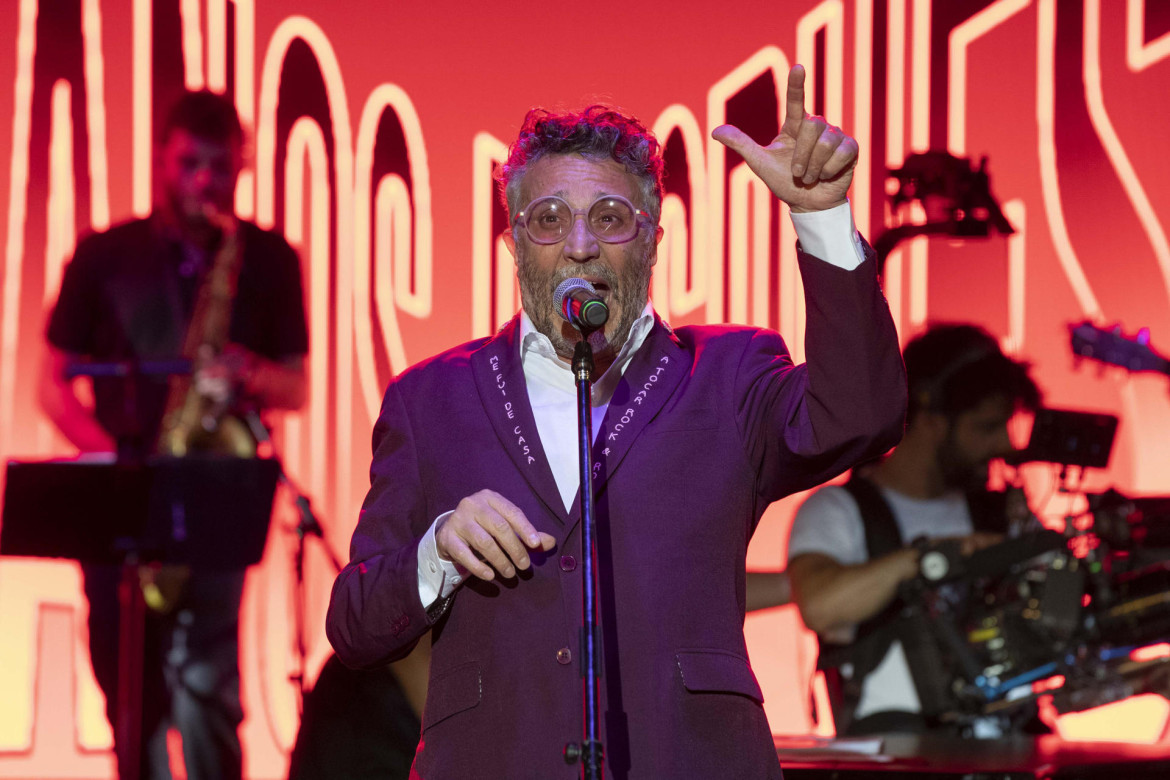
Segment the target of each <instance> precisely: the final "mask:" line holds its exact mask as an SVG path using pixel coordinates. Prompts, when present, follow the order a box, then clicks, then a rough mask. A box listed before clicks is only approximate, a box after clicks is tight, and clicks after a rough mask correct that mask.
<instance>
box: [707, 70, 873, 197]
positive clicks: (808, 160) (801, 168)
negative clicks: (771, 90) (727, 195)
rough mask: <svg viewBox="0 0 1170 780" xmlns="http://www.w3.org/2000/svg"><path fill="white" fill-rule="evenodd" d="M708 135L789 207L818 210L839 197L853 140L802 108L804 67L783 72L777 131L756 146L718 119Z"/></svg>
mask: <svg viewBox="0 0 1170 780" xmlns="http://www.w3.org/2000/svg"><path fill="white" fill-rule="evenodd" d="M711 136H712V137H713V138H714V139H715V140H716V141H719V142H720V143H722V144H723V145H724V146H726V147H727V148H729V149H732V150H734V151H736V152H739V154H740V155H741V156H742V157H743V159H744V162H746V163H747V164H748V167H749V168H751V169H752V171H753V172H754V173H755V174H756V175H757V176H759V177H760V179H761V180H763V182H764V183H765V184H767V185H768V189H770V190H771V191H772V194H773V195H775V196H776V197H777V198H779V199H780V200H782V201H784V202H785V203H787V204H788V206H789V208H791V209H792V210H793V211H794V212H802V211H822V210H824V209H830V208H833V207H834V206H839V205H841V204H842V203H844V202H845V195H846V193H847V192H848V191H849V184H850V182H852V181H853V168H854V166H856V165H857V152H858V149H857V141H855V140H854V139H853V138H852V137H851V136H849V135H846V133H845V132H844V131H842V130H841V128H839V127H834V126H833V125H830V124H829V123H828V122H826V121H825V119H824V117H819V116H813V115H811V114H808V113H806V112H805V110H804V67H803V66H801V65H795V66H793V68H792V70H791V71H789V73H788V94H787V100H786V103H785V115H784V124H783V125H782V126H781V127H780V135H778V136H776V138H775V139H773V141H772V143H770V144H768V145H767V146H760V145H759V144H757V143H756V142H755V141H753V140H752V139H751V138H749V137H748V136H747V134H746V133H744V132H743V131H742V130H740V129H739V128H738V127H735V126H734V125H721V126H720V127H717V128H715V130H714V131H712V133H711Z"/></svg>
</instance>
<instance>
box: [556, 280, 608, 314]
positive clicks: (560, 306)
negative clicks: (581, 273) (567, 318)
mask: <svg viewBox="0 0 1170 780" xmlns="http://www.w3.org/2000/svg"><path fill="white" fill-rule="evenodd" d="M574 290H583V291H585V292H587V293H591V294H592V295H596V294H597V288H595V287H594V286H593V285H591V284H590V283H589V282H587V281H585V280H584V279H580V278H578V277H576V276H571V277H569V278H568V279H565V280H564V281H562V282H561V283H560V284H558V285H557V287H556V289H555V290H553V304H554V305H555V306H556V307H557V311H559V312H561V316H562V317H563V316H564V311H565V298H568V297H569V295H570V294H572V292H573V291H574Z"/></svg>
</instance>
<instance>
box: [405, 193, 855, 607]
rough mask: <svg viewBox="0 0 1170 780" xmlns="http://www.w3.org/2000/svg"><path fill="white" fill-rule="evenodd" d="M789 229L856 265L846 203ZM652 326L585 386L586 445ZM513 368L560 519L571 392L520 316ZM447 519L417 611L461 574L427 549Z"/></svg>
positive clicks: (845, 264) (563, 368)
mask: <svg viewBox="0 0 1170 780" xmlns="http://www.w3.org/2000/svg"><path fill="white" fill-rule="evenodd" d="M792 224H793V226H794V227H795V228H796V236H797V239H798V240H799V241H800V245H801V248H802V249H803V250H804V251H805V252H807V253H808V254H810V255H812V256H814V257H818V258H820V259H822V260H824V261H825V262H827V263H831V264H833V265H835V266H838V267H839V268H843V269H845V270H847V271H851V270H853V269H854V268H856V267H857V266H859V265H861V263H862V262H864V260H865V253H864V251H863V249H862V246H861V238H860V237H859V236H858V235H857V230H856V228H855V227H854V226H853V212H852V211H851V210H850V208H849V204H848V203H844V204H842V205H840V206H837V207H835V208H831V209H826V210H824V211H811V212H806V213H803V214H792ZM653 326H654V310H653V309H652V308H651V306H650V304H649V303H647V304H646V308H645V309H643V310H642V314H641V315H640V316H639V317H638V319H637V320H636V321H635V322H634V324H633V326H632V327H631V328H630V335H629V338H627V339H626V343H625V344H623V345H622V348H621V350H620V351H619V352H618V355H617V358H616V359H615V360H614V361H613V363H612V364H611V365H610V367H609V369H608V370H606V372H605V373H604V374H603V375H602V376H601V377H600V378H599V379H597V380H596V381H595V382H594V383H593V393H592V407H593V409H592V417H593V437H594V438H596V437H597V431H598V430H599V429H600V427H601V421H602V418H604V417H605V410H606V409H607V408H608V407H609V401H610V398H612V397H613V391H614V389H615V388H616V387H617V383H618V380H619V379H620V378H621V376H622V374H623V373H624V372H625V370H626V367H627V366H628V365H629V364H630V361H631V360H632V359H633V357H634V354H635V353H636V352H637V351H638V349H639V348H640V347H641V346H642V343H643V342H644V341H645V340H646V336H647V335H648V334H649V333H650V329H651V328H652V327H653ZM520 361H521V366H522V367H523V370H524V383H525V385H526V386H527V389H528V402H529V404H530V405H531V407H532V415H533V417H535V418H536V432H537V435H538V436H540V443H541V446H542V447H543V448H544V454H545V456H546V457H547V458H548V464H549V467H550V468H551V469H552V473H553V477H554V478H555V479H556V483H557V489H558V490H559V491H560V494H561V501H562V502H563V503H564V505H565V511H566V512H567V511H568V510H569V508H570V507H571V506H572V505H573V501H574V499H575V498H576V495H577V492H578V489H579V487H580V480H579V474H578V472H579V469H580V466H579V464H578V455H577V435H576V431H577V427H576V426H577V390H576V385H575V384H574V381H573V371H572V368H571V366H570V364H569V361H567V360H562V359H561V358H560V357H558V356H557V354H556V352H555V351H554V350H553V345H552V341H550V340H549V338H548V336H545V335H544V334H543V333H540V332H539V331H537V330H536V327H535V326H534V325H533V324H532V320H531V319H529V318H528V314H527V313H526V312H521V314H520ZM505 498H507V496H505ZM453 511H454V510H453V509H452V510H450V511H447V512H444V513H443V514H441V515H439V516H438V517H437V518H435V521H434V522H433V523H432V524H431V527H430V529H428V530H427V533H426V535H425V536H424V537H423V538H422V541H421V542H420V543H419V547H418V594H419V598H420V599H421V601H422V604H423V606H424V607H429V606H430V605H431V604H433V603H434V602H435V601H436V600H437V599H439V598H446V597H448V596H450V595H451V594H452V593H454V592H455V589H456V588H457V587H459V585H461V584H462V583H463V579H464V576H465V574H464V572H461V571H460V570H459V569H458V568H457V567H456V566H455V564H454V563H452V562H451V561H448V560H446V559H444V558H443V557H442V556H440V555H439V552H438V548H437V547H436V543H435V529H436V527H438V525H439V523H440V522H442V521H443V520H445V519H446V518H447V517H448V516H449V515H450V514H451V512H453Z"/></svg>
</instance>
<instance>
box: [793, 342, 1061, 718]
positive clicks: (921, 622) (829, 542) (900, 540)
mask: <svg viewBox="0 0 1170 780" xmlns="http://www.w3.org/2000/svg"><path fill="white" fill-rule="evenodd" d="M903 357H904V360H905V363H906V373H907V378H908V381H909V389H910V401H909V410H908V416H907V428H906V434H905V437H904V438H903V439H902V442H901V443H900V444H899V445H898V446H897V447H896V448H895V449H894V450H893V451H892V452H891V453H890V454H889V455H888V456H887V457H886V458H885V459H883V460H881V461H879V462H876V463H874V464H871V465H869V466H867V467H865V468H859V469H855V470H854V473H853V476H852V478H851V479H850V481H849V482H848V483H847V484H845V485H839V486H828V487H824V488H821V489H820V490H818V491H816V492H815V493H813V495H812V496H810V497H809V498H808V500H807V501H805V503H804V504H803V505H802V506H801V507H800V509H799V510H798V511H797V514H796V518H795V520H794V522H793V527H792V532H791V537H790V540H789V563H788V570H787V573H788V576H789V578H790V580H791V585H792V594H793V598H794V600H795V601H796V604H797V606H798V608H799V609H800V613H801V617H802V618H803V619H804V622H805V625H807V626H808V627H809V628H810V629H812V630H813V631H815V632H816V633H817V635H818V639H819V641H820V647H821V652H820V660H819V663H818V666H819V667H820V668H822V669H823V670H824V671H825V674H826V680H827V682H828V683H829V692H830V699H831V700H832V703H833V715H834V720H835V723H836V726H837V733H838V734H839V735H859V734H867V733H879V732H923V731H927V730H934V729H946V730H950V731H952V732H954V731H955V728H954V727H953V726H949V725H944V724H943V722H942V721H941V720H940V718H939V717H938V716H939V715H940V714H943V713H945V711H946V709H947V700H946V697H947V683H948V682H949V680H950V679H951V678H950V677H949V676H946V675H947V672H946V670H945V669H940V668H938V658H939V653H938V650H937V648H931V647H929V646H928V645H929V643H930V642H931V641H933V640H932V639H931V636H930V634H931V632H930V630H929V626H928V625H927V624H925V619H924V618H923V615H922V611H921V610H918V611H915V610H907V609H903V607H904V604H903V603H902V599H901V598H900V597H899V590H900V588H901V587H902V586H903V583H906V582H909V581H911V580H914V579H915V578H916V577H918V576H919V571H920V565H919V564H920V556H921V553H922V550H923V547H924V542H925V540H927V539H932V540H940V539H947V540H951V541H952V542H953V544H952V546H957V547H958V548H959V549H960V551H961V552H962V553H963V554H965V555H966V554H970V553H972V552H974V551H976V550H979V549H982V548H984V547H987V546H988V545H990V544H993V543H995V542H997V541H999V540H1000V539H1002V538H1003V534H1004V533H1005V532H1006V531H1007V528H1008V515H1009V514H1012V513H1013V512H1014V513H1015V516H1016V518H1017V519H1025V520H1026V518H1027V516H1028V515H1027V507H1026V505H1025V504H1024V502H1023V500H1022V499H1023V497H1022V495H1018V496H1016V497H1015V498H1014V499H1012V500H1011V501H1008V500H1007V496H1008V495H1009V494H1004V493H991V492H989V491H988V490H987V487H986V483H987V476H988V465H989V463H990V461H991V460H992V459H993V458H997V457H1002V456H1003V455H1005V454H1007V453H1008V452H1009V451H1010V450H1011V443H1010V441H1009V437H1008V430H1007V425H1008V420H1009V419H1010V418H1011V417H1012V416H1013V414H1014V413H1015V412H1017V411H1019V410H1022V409H1024V410H1035V409H1036V408H1037V407H1039V405H1040V391H1039V389H1038V388H1037V386H1036V384H1035V382H1034V381H1033V380H1032V378H1031V377H1030V376H1029V373H1028V365H1027V364H1026V363H1021V362H1018V361H1015V360H1013V359H1011V358H1009V357H1008V356H1006V355H1004V354H1003V352H1002V351H1001V350H1000V348H999V345H998V343H997V342H996V340H995V338H994V337H993V336H992V335H991V334H989V333H988V332H987V331H985V330H983V329H982V328H979V327H977V326H974V325H966V324H946V325H937V326H934V327H932V328H930V329H929V330H928V331H926V332H925V333H923V334H922V335H920V336H918V337H917V338H915V339H914V340H912V341H911V342H910V343H909V344H908V345H907V346H906V348H905V351H904V354H903ZM1009 503H1010V504H1013V506H1012V507H1008V506H1005V504H1009ZM1021 514H1022V518H1021V517H1020V516H1021ZM916 540H917V541H918V543H917V544H915V541H916ZM956 597H957V598H960V599H963V598H966V594H965V593H963V592H962V591H961V590H958V591H957V596H956ZM930 653H933V655H930ZM976 731H977V732H978V729H977V730H976ZM975 735H976V736H994V735H995V734H990V733H976V734H975Z"/></svg>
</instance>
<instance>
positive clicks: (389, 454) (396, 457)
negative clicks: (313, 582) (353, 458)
mask: <svg viewBox="0 0 1170 780" xmlns="http://www.w3.org/2000/svg"><path fill="white" fill-rule="evenodd" d="M432 520H433V518H428V517H427V515H426V507H425V502H424V492H423V490H422V485H421V480H420V477H419V469H418V463H417V451H416V449H415V438H414V430H413V428H412V426H411V421H410V418H409V416H408V414H407V413H406V408H405V406H404V402H403V398H402V394H401V392H400V390H399V386H398V384H397V382H395V383H392V384H391V385H390V387H389V389H388V390H387V391H386V396H385V398H384V399H383V401H382V412H381V414H380V415H379V417H378V422H377V423H376V424H375V426H374V458H373V463H372V464H371V466H370V492H369V493H368V494H367V495H366V500H365V502H364V503H363V504H362V511H361V515H360V517H359V519H358V525H357V528H356V530H355V531H354V534H353V540H352V542H351V543H350V563H349V565H347V566H346V567H345V568H344V569H343V570H342V571H341V574H340V575H338V577H337V580H336V581H335V582H334V584H333V593H332V595H331V596H330V599H329V610H328V613H327V615H326V619H325V633H326V635H327V636H328V638H329V641H330V643H331V644H332V645H333V648H334V649H335V650H336V651H337V657H338V658H340V659H341V661H342V662H343V663H345V664H346V665H348V666H352V667H358V668H368V667H373V666H378V665H380V664H384V663H387V662H389V661H393V660H396V659H398V658H401V657H403V656H405V655H406V654H407V653H409V652H410V650H411V649H412V648H413V647H414V645H415V644H416V643H417V642H418V640H419V638H420V637H421V636H422V635H423V633H425V632H426V631H427V630H428V629H429V628H430V627H431V625H432V624H433V623H434V622H435V620H437V619H438V617H439V616H440V615H441V614H442V610H443V608H444V607H445V606H446V601H445V600H440V601H439V602H438V603H436V604H435V605H432V607H431V609H430V610H429V612H428V610H427V609H424V607H423V605H422V603H421V601H420V599H419V593H418V564H417V561H418V554H417V549H418V543H419V540H420V539H421V538H422V536H423V534H424V533H425V532H426V530H427V528H429V526H430V522H431V521H432Z"/></svg>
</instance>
